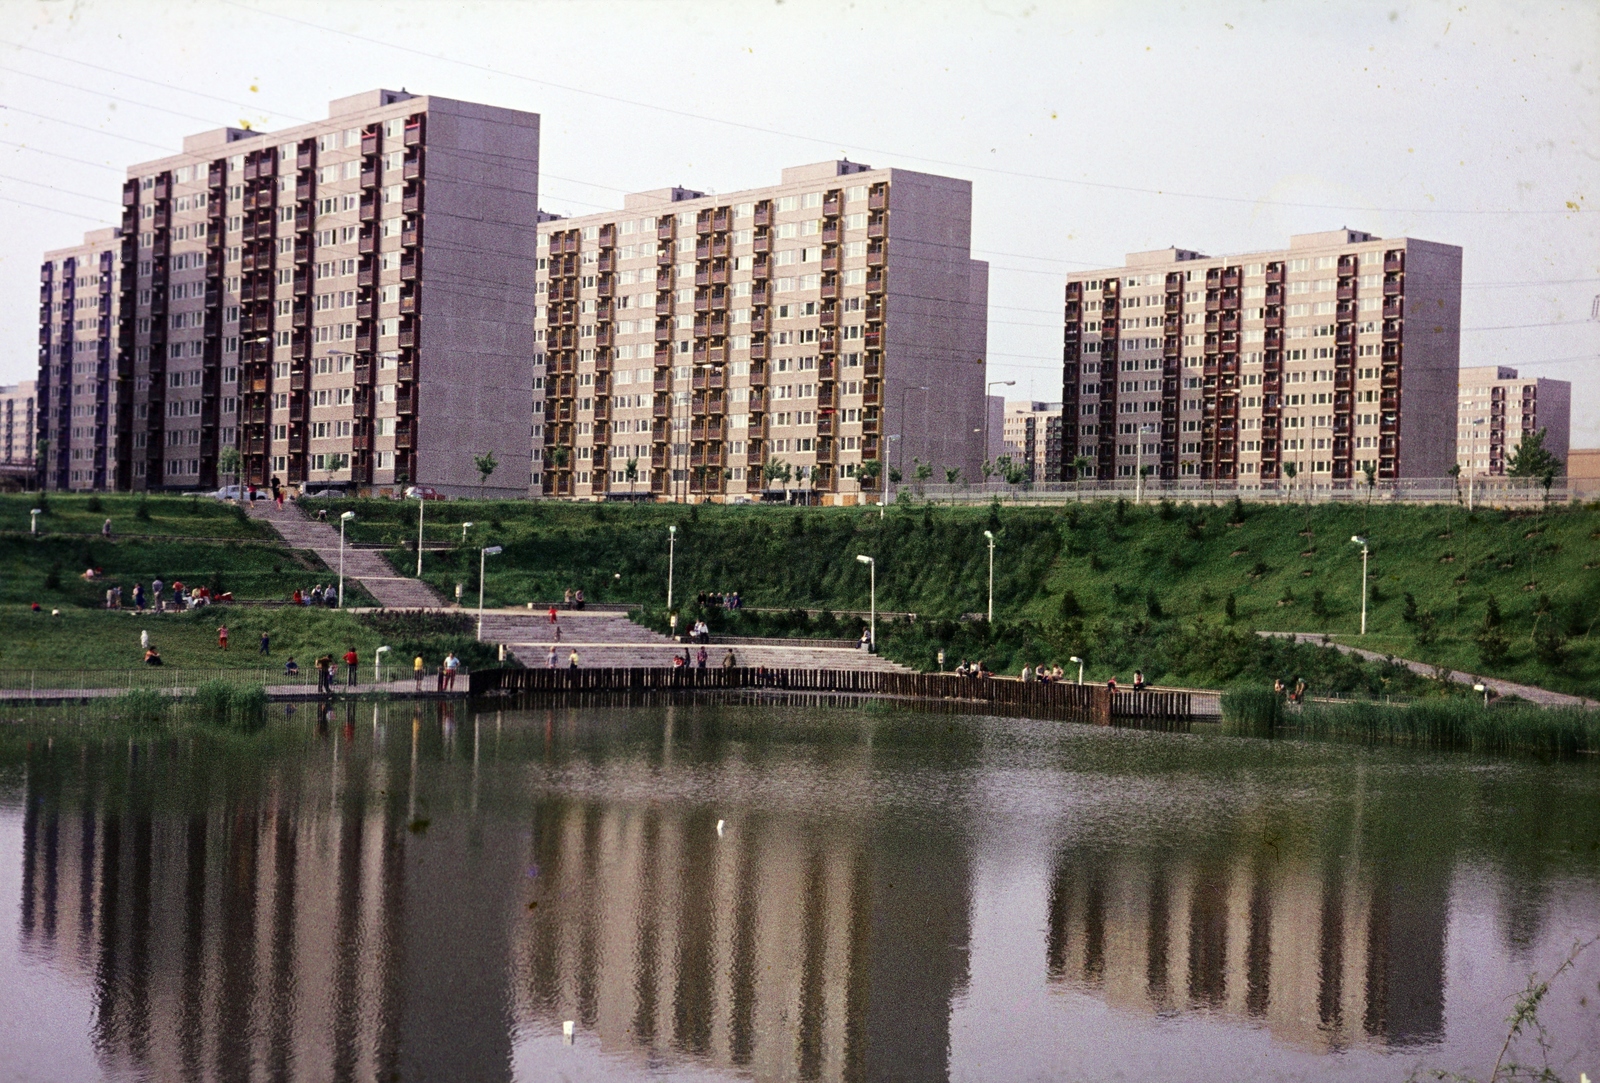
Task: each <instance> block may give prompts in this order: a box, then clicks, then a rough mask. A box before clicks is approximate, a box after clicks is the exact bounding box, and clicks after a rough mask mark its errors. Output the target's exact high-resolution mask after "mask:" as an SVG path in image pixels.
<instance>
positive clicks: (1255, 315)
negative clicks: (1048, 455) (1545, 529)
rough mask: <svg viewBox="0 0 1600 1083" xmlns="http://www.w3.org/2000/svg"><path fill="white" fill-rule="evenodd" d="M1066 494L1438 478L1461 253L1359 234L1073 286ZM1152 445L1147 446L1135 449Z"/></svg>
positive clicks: (1451, 430)
mask: <svg viewBox="0 0 1600 1083" xmlns="http://www.w3.org/2000/svg"><path fill="white" fill-rule="evenodd" d="M1065 302H1066V325H1065V336H1064V343H1063V346H1064V349H1063V359H1064V369H1063V380H1062V399H1063V402H1064V411H1063V418H1062V421H1063V433H1062V439H1063V444H1064V445H1065V446H1064V449H1063V451H1062V464H1063V472H1062V477H1063V479H1064V480H1071V479H1070V478H1067V477H1066V475H1068V474H1071V473H1072V472H1073V471H1072V470H1071V463H1072V461H1073V459H1074V458H1075V457H1076V456H1078V455H1082V456H1085V457H1087V458H1089V459H1090V460H1092V461H1093V462H1094V464H1095V465H1094V476H1096V477H1100V478H1112V477H1116V478H1130V477H1132V476H1133V475H1134V471H1135V469H1136V464H1137V463H1138V461H1139V459H1140V457H1141V456H1142V458H1143V461H1144V463H1145V464H1146V465H1154V466H1155V467H1156V475H1155V476H1157V477H1160V478H1179V477H1196V478H1216V479H1220V480H1223V481H1228V480H1238V481H1240V482H1246V483H1248V482H1251V481H1272V482H1275V481H1277V480H1279V479H1281V478H1283V477H1285V476H1286V471H1285V467H1287V466H1288V465H1290V464H1294V465H1295V467H1296V469H1297V473H1298V474H1299V475H1300V476H1301V477H1303V478H1304V477H1309V478H1312V479H1313V480H1315V481H1316V482H1319V483H1321V482H1352V481H1354V480H1355V478H1356V476H1357V474H1358V472H1359V471H1360V470H1362V469H1363V468H1364V467H1365V466H1367V465H1369V464H1370V465H1371V466H1372V468H1373V469H1374V470H1375V471H1376V472H1377V476H1378V477H1380V478H1402V477H1441V476H1443V475H1444V474H1445V472H1446V471H1447V470H1448V469H1449V467H1450V464H1451V463H1452V462H1454V461H1455V427H1454V425H1452V424H1451V418H1452V417H1453V416H1454V412H1455V411H1454V407H1455V402H1454V396H1455V378H1456V370H1457V368H1458V367H1459V364H1460V331H1461V249H1460V248H1457V247H1455V246H1453V245H1446V244H1435V243H1433V242H1430V241H1419V240H1414V239H1411V238H1405V237H1402V238H1398V239H1395V240H1387V241H1386V240H1383V239H1381V238H1378V237H1374V236H1372V235H1371V234H1369V233H1361V232H1357V231H1356V230H1347V229H1340V230H1333V231H1330V232H1326V233H1308V234H1301V235H1298V236H1294V237H1290V238H1289V247H1288V248H1287V249H1285V250H1280V251H1274V252H1257V253H1252V254H1249V255H1241V256H1229V257H1226V258H1222V257H1214V256H1206V255H1202V254H1201V253H1199V252H1190V251H1185V250H1183V249H1177V248H1169V249H1164V250H1161V251H1157V252H1138V253H1134V254H1132V255H1130V256H1128V258H1127V262H1126V264H1125V265H1124V266H1122V267H1116V268H1111V269H1108V270H1105V271H1090V272H1085V273H1083V274H1074V275H1073V276H1072V277H1071V278H1070V279H1069V280H1068V281H1067V284H1066V297H1065ZM1140 444H1142V445H1143V447H1142V448H1141V447H1140V446H1139V445H1140Z"/></svg>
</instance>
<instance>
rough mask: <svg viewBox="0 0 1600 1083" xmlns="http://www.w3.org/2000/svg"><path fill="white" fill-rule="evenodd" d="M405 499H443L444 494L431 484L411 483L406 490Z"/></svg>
mask: <svg viewBox="0 0 1600 1083" xmlns="http://www.w3.org/2000/svg"><path fill="white" fill-rule="evenodd" d="M405 496H406V499H407V500H443V499H445V495H444V494H443V493H441V492H440V491H439V490H438V489H435V488H434V487H433V486H432V485H413V486H411V487H410V488H409V489H407V490H406V493H405Z"/></svg>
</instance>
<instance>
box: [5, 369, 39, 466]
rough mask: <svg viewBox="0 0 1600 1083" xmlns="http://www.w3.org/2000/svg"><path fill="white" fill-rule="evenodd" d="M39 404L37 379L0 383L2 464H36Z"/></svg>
mask: <svg viewBox="0 0 1600 1083" xmlns="http://www.w3.org/2000/svg"><path fill="white" fill-rule="evenodd" d="M37 424H38V404H37V400H36V399H35V397H34V382H33V381H32V380H23V381H22V382H20V383H15V384H0V465H3V466H12V467H16V466H27V467H31V466H33V465H34V463H33V457H34V451H35V438H34V433H35V432H36V431H37V429H36V427H35V426H36V425H37Z"/></svg>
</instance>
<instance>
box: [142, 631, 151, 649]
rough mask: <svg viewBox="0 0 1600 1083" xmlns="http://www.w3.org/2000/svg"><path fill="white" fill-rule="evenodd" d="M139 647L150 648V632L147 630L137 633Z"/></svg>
mask: <svg viewBox="0 0 1600 1083" xmlns="http://www.w3.org/2000/svg"><path fill="white" fill-rule="evenodd" d="M139 649H140V650H142V651H147V650H149V649H150V633H149V631H148V630H145V631H141V632H140V633H139Z"/></svg>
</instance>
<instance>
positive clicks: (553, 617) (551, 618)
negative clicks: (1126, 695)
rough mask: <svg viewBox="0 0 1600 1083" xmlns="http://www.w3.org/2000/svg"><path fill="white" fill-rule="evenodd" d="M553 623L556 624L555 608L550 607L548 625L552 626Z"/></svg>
mask: <svg viewBox="0 0 1600 1083" xmlns="http://www.w3.org/2000/svg"><path fill="white" fill-rule="evenodd" d="M555 622H556V607H555V606H551V607H550V623H551V624H554V623H555Z"/></svg>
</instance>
